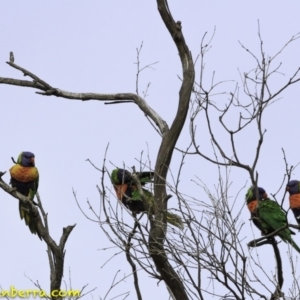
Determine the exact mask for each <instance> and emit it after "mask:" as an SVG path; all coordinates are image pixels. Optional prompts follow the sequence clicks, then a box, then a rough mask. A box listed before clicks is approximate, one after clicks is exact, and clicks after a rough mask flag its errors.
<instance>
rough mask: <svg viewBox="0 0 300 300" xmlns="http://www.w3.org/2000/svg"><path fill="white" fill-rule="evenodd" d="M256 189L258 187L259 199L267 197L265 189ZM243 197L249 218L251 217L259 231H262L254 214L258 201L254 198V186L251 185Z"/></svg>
mask: <svg viewBox="0 0 300 300" xmlns="http://www.w3.org/2000/svg"><path fill="white" fill-rule="evenodd" d="M257 189H258V195H259V201H262V200H263V199H264V198H268V195H267V193H266V191H265V190H264V189H263V188H261V187H257ZM245 198H246V203H247V207H248V209H249V211H250V213H251V219H252V221H253V223H254V225H255V226H256V227H257V228H258V229H259V230H260V231H262V228H261V225H260V221H259V220H258V218H257V215H256V209H257V205H258V201H257V199H256V194H255V188H254V187H251V188H249V189H248V191H247V194H246V196H245Z"/></svg>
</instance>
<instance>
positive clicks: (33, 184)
mask: <svg viewBox="0 0 300 300" xmlns="http://www.w3.org/2000/svg"><path fill="white" fill-rule="evenodd" d="M9 172H10V176H11V180H10V183H11V185H12V187H15V188H16V189H17V191H18V192H19V193H21V194H22V195H24V196H26V197H28V198H29V200H30V201H33V198H34V196H35V194H36V192H37V189H38V185H39V172H38V169H37V168H36V167H35V164H34V154H33V153H31V152H27V151H26V152H21V154H20V155H19V157H18V160H17V163H16V164H15V165H14V166H12V167H11V168H10V170H9ZM29 207H30V206H29V205H28V204H27V203H24V202H23V201H19V212H20V217H21V219H23V218H24V220H25V223H26V225H27V226H29V229H30V231H31V233H33V234H37V235H38V237H39V238H40V239H41V240H42V238H41V235H40V233H39V231H38V229H37V227H36V224H35V220H34V215H33V214H32V212H30V210H29Z"/></svg>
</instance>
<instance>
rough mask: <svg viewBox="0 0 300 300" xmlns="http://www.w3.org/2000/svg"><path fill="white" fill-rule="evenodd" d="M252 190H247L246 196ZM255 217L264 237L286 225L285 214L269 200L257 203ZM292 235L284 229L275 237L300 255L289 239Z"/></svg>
mask: <svg viewBox="0 0 300 300" xmlns="http://www.w3.org/2000/svg"><path fill="white" fill-rule="evenodd" d="M253 190H254V189H253V187H251V188H250V189H248V192H247V194H248V195H250V194H251V193H252V192H253ZM247 194H246V197H247ZM256 216H257V218H258V220H259V222H260V225H259V226H260V228H261V231H262V233H263V234H264V235H267V234H270V233H272V232H274V231H276V230H278V229H280V228H283V227H285V226H287V225H288V222H287V219H286V213H285V212H284V211H283V210H282V208H281V207H280V205H279V204H278V203H277V202H275V201H273V200H271V199H269V198H263V199H262V201H259V203H258V205H257V207H256ZM292 234H295V233H294V232H292V231H291V230H290V229H289V228H288V227H286V228H285V229H282V230H281V231H279V232H278V233H277V234H276V235H278V236H279V237H280V238H281V239H282V240H283V241H284V242H285V243H289V244H290V245H291V246H293V247H294V249H295V250H296V251H297V252H299V253H300V248H299V247H298V246H297V244H296V243H295V242H294V240H293V239H292V237H291V235H292Z"/></svg>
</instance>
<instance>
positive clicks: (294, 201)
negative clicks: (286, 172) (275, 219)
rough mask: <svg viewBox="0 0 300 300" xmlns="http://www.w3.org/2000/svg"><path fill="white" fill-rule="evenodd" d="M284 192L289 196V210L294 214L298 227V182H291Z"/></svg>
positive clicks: (299, 183) (299, 217)
mask: <svg viewBox="0 0 300 300" xmlns="http://www.w3.org/2000/svg"><path fill="white" fill-rule="evenodd" d="M286 190H287V191H288V192H289V194H290V208H291V210H292V211H293V213H294V216H295V218H296V221H297V223H298V225H300V181H299V180H291V181H290V182H289V183H288V184H287V186H286Z"/></svg>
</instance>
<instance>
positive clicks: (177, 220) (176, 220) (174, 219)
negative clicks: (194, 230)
mask: <svg viewBox="0 0 300 300" xmlns="http://www.w3.org/2000/svg"><path fill="white" fill-rule="evenodd" d="M167 222H168V223H170V224H171V225H173V226H176V227H178V228H179V229H181V230H183V228H184V226H183V223H182V220H181V217H180V216H178V215H175V214H172V213H170V212H167Z"/></svg>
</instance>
